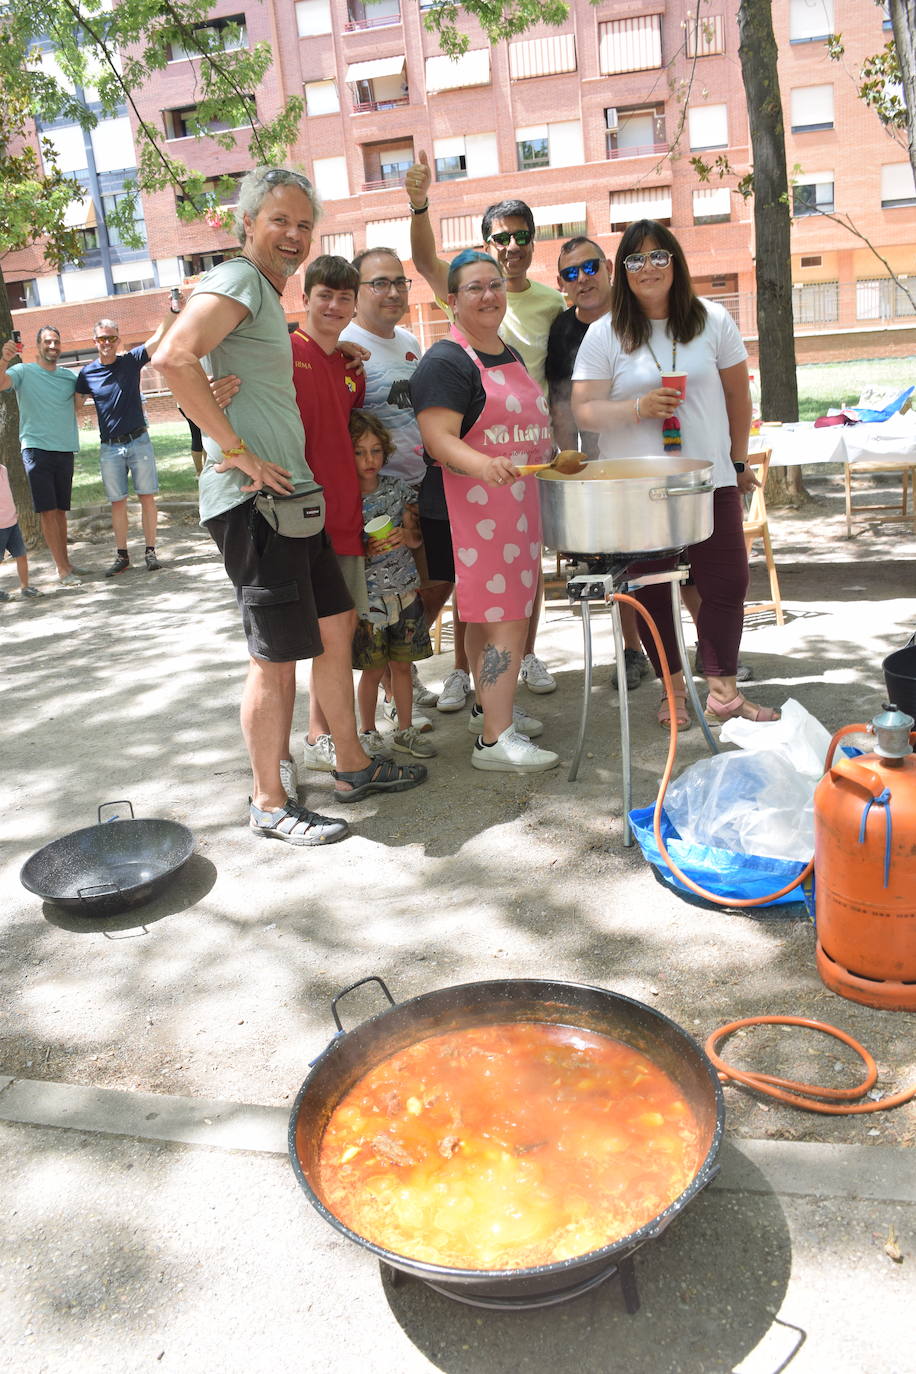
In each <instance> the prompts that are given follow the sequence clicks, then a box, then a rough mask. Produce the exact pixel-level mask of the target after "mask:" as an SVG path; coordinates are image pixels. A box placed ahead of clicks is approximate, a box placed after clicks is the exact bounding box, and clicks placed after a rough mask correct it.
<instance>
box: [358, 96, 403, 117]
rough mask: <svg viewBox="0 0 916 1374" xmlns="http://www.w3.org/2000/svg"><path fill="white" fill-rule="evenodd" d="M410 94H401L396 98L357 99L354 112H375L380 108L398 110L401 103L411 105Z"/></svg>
mask: <svg viewBox="0 0 916 1374" xmlns="http://www.w3.org/2000/svg"><path fill="white" fill-rule="evenodd" d="M409 104H410V96H409V95H399V96H396V97H395V98H394V99H385V100H355V101H354V102H353V113H354V114H374V113H377V112H378V111H379V110H396V109H398V108H399V106H401V105H409Z"/></svg>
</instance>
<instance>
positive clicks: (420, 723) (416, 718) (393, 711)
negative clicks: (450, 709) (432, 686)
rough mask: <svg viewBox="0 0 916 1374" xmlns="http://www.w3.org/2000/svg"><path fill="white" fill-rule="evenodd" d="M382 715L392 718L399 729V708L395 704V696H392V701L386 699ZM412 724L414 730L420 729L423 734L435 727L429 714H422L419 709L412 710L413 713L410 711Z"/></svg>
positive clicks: (388, 718) (387, 718)
mask: <svg viewBox="0 0 916 1374" xmlns="http://www.w3.org/2000/svg"><path fill="white" fill-rule="evenodd" d="M382 716H383V717H384V719H385V720H390V721H391V722H392V724H393V725H394V728H395V730H397V728H398V708H397V707H396V706H395V704H394V698H393V697H392V699H391V701H386V702H385V703H384V704H383V706H382ZM410 724H411V727H412V728H413V729H414V730H420V731H421V732H422V733H423V734H426V733H427V732H428V731H429V730H431V729H432V728H433V723H432V721H431V720H430V718H429V716H424V715H421V714H420V712H419V711H411V713H410Z"/></svg>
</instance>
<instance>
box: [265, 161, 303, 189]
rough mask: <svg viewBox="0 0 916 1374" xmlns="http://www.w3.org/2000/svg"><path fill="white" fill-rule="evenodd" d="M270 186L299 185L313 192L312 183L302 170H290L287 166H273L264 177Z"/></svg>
mask: <svg viewBox="0 0 916 1374" xmlns="http://www.w3.org/2000/svg"><path fill="white" fill-rule="evenodd" d="M264 180H265V182H266V183H267V185H268V186H298V187H299V188H300V190H303V191H305V192H306V193H307V194H311V192H312V189H313V187H312V183H311V182H310V181H309V179H308V177H306V176H303V175H302V173H301V172H288V171H287V170H286V168H285V167H273V168H271V170H270V171H269V172H268V173H267V175H266V176H265V178H264Z"/></svg>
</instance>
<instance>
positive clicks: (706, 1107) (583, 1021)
mask: <svg viewBox="0 0 916 1374" xmlns="http://www.w3.org/2000/svg"><path fill="white" fill-rule="evenodd" d="M370 981H371V982H377V983H379V984H380V985H381V987H382V989H383V990H384V992H385V995H386V997H388V999H389V1001H390V1002H392V1005H391V1006H390V1007H389V1008H387V1009H386V1010H385V1011H383V1012H381V1013H379V1014H378V1015H377V1016H373V1017H370V1018H369V1019H368V1020H366V1021H363V1022H362V1023H361V1024H360V1025H359V1026H357V1027H356V1028H355V1029H354V1030H352V1031H349V1032H347V1033H344V1032H343V1031H341V1033H340V1034H338V1035H337V1036H336V1037H335V1038H334V1039H333V1040H332V1041H331V1043H330V1044H329V1045H328V1047H327V1049H326V1050H325V1051H324V1053H323V1054H322V1055H321V1056H320V1057H319V1058H318V1059H317V1060H316V1061H315V1063H314V1067H313V1068H312V1071H311V1073H310V1074H309V1076H308V1077H307V1078H306V1080H305V1082H304V1083H303V1085H302V1087H301V1088H300V1090H299V1093H298V1095H297V1097H296V1101H295V1104H294V1106H293V1110H292V1114H291V1116H290V1123H289V1154H290V1160H291V1162H292V1166H293V1169H294V1171H295V1174H296V1177H297V1179H298V1180H299V1183H300V1184H301V1186H302V1188H303V1190H304V1191H305V1193H306V1196H307V1197H308V1199H309V1201H310V1202H311V1204H312V1206H313V1207H314V1208H315V1209H316V1210H317V1211H318V1212H319V1213H320V1214H321V1216H323V1217H324V1219H325V1221H327V1222H329V1223H330V1224H331V1226H333V1227H334V1228H335V1229H336V1230H338V1231H340V1232H341V1234H342V1235H345V1236H347V1237H348V1238H349V1239H350V1240H352V1241H355V1243H356V1244H357V1245H361V1246H363V1247H364V1248H365V1249H366V1250H369V1251H371V1253H372V1254H374V1255H375V1256H376V1257H377V1258H378V1259H379V1260H382V1261H384V1262H385V1263H387V1264H389V1265H391V1266H392V1268H394V1269H399V1270H402V1271H403V1272H404V1273H407V1274H411V1275H413V1276H414V1277H415V1278H418V1279H422V1280H424V1281H425V1282H427V1283H430V1284H433V1285H434V1286H435V1287H436V1288H437V1289H438V1290H439V1291H441V1292H446V1293H449V1294H450V1296H455V1297H461V1298H464V1299H466V1300H467V1299H473V1298H499V1299H510V1300H511V1299H514V1298H518V1299H522V1298H528V1297H532V1296H534V1295H537V1294H545V1293H560V1292H562V1290H564V1289H567V1288H577V1287H579V1286H580V1285H581V1284H583V1283H585V1282H587V1280H588V1279H589V1278H590V1277H592V1276H594V1275H597V1274H599V1273H601V1271H602V1270H607V1269H608V1267H609V1266H613V1265H615V1264H616V1265H619V1264H620V1263H621V1261H622V1260H624V1259H625V1258H626V1257H627V1256H628V1255H630V1254H632V1253H633V1251H635V1250H636V1249H638V1248H639V1246H641V1245H643V1244H644V1243H645V1242H646V1241H647V1240H652V1239H654V1238H655V1237H656V1236H659V1235H661V1233H662V1231H664V1230H665V1228H666V1227H667V1226H668V1224H669V1223H670V1222H671V1221H672V1220H673V1219H674V1217H676V1216H677V1214H678V1213H679V1212H681V1211H682V1210H683V1209H684V1207H686V1206H687V1204H688V1202H690V1201H691V1200H692V1199H693V1198H694V1197H696V1195H697V1193H699V1192H700V1191H701V1190H702V1189H703V1188H704V1187H705V1186H706V1184H707V1183H709V1182H710V1181H711V1180H712V1179H713V1178H714V1177H715V1176H716V1174H717V1173H718V1165H717V1164H716V1156H717V1155H718V1152H719V1146H720V1144H721V1141H722V1134H723V1131H724V1123H725V1107H724V1102H723V1098H722V1088H721V1085H720V1083H719V1079H718V1076H717V1074H716V1072H715V1070H714V1069H713V1067H712V1064H711V1063H710V1061H709V1059H708V1058H707V1057H706V1055H705V1053H704V1052H703V1050H702V1049H701V1048H700V1046H699V1045H697V1043H696V1042H695V1041H694V1040H692V1039H691V1037H690V1036H689V1035H688V1034H687V1032H686V1031H684V1030H682V1029H681V1027H680V1026H678V1025H677V1024H676V1023H675V1022H674V1021H672V1020H670V1019H669V1018H668V1017H667V1016H663V1015H662V1014H661V1012H658V1011H655V1010H654V1009H653V1008H652V1007H648V1006H646V1005H644V1004H643V1003H642V1002H636V1001H634V1000H633V999H632V998H629V997H622V996H621V995H620V994H618V993H615V992H609V991H608V990H607V989H605V988H597V987H589V986H587V985H585V984H581V983H560V982H550V981H540V980H535V979H508V980H499V981H493V982H486V983H464V984H460V985H458V986H455V987H450V988H442V989H440V990H438V991H436V992H430V993H426V994H424V995H423V996H421V997H414V998H411V1000H410V1001H408V1002H401V1003H397V1004H395V1003H394V1000H393V998H392V997H391V994H390V993H389V992H388V989H387V987H385V984H384V983H383V982H382V980H381V979H380V978H371V979H362V980H361V982H370ZM359 985H360V984H359V983H354V984H353V985H352V986H353V987H358V986H359ZM351 990H352V989H351V988H347V989H345V990H344V993H345V992H349V991H351ZM344 993H340V994H338V997H337V998H335V999H334V1003H333V1011H334V1019H335V1021H336V1022H337V1025H338V1027H340V1021H339V1019H338V1017H337V1010H336V1003H337V1001H339V999H340V997H342V996H343V995H344ZM509 1021H540V1022H548V1023H553V1024H558V1025H565V1026H575V1027H578V1028H580V1029H583V1030H588V1031H595V1032H597V1033H599V1034H603V1035H610V1036H613V1037H614V1038H615V1039H617V1040H621V1041H622V1042H623V1043H624V1044H626V1045H630V1046H631V1047H632V1048H633V1049H636V1050H639V1051H640V1053H643V1054H645V1055H646V1056H647V1058H649V1059H652V1060H653V1061H654V1062H655V1063H656V1064H657V1065H658V1066H659V1067H660V1068H661V1069H663V1070H664V1071H665V1072H666V1073H667V1074H668V1075H669V1076H670V1077H671V1078H672V1079H673V1080H674V1082H675V1083H676V1084H677V1085H678V1087H679V1088H680V1089H681V1091H682V1092H683V1093H684V1095H685V1096H686V1098H687V1101H688V1102H689V1104H690V1106H691V1108H692V1109H693V1111H694V1113H695V1115H696V1117H697V1120H698V1122H699V1126H700V1130H701V1132H702V1133H703V1141H704V1144H705V1148H706V1153H705V1156H704V1159H703V1162H702V1164H701V1165H700V1168H699V1169H698V1171H697V1173H696V1175H695V1177H694V1178H693V1180H692V1182H691V1183H690V1184H689V1185H688V1187H687V1188H685V1190H684V1191H683V1192H682V1193H681V1194H680V1196H679V1197H677V1198H675V1200H674V1201H673V1202H672V1203H671V1204H670V1206H668V1207H667V1208H666V1209H665V1210H664V1211H663V1212H661V1213H660V1214H659V1215H658V1216H656V1217H653V1218H652V1220H651V1221H649V1222H647V1223H646V1225H645V1226H643V1227H641V1228H640V1229H639V1230H638V1231H634V1232H632V1233H631V1234H630V1235H628V1236H623V1237H621V1238H620V1239H619V1240H617V1241H615V1242H614V1243H613V1244H612V1245H608V1246H605V1247H604V1248H603V1249H601V1250H593V1251H590V1252H589V1253H587V1254H585V1255H575V1256H573V1257H572V1258H570V1259H566V1260H562V1261H560V1262H558V1263H555V1264H546V1265H540V1266H538V1267H536V1268H530V1269H501V1270H479V1269H453V1268H449V1267H447V1266H444V1265H438V1264H429V1263H427V1262H425V1261H423V1260H416V1259H411V1258H409V1257H407V1256H404V1255H398V1254H395V1253H393V1252H392V1251H390V1250H385V1249H384V1248H383V1247H381V1246H379V1245H375V1244H373V1242H372V1241H369V1240H366V1239H365V1238H364V1237H363V1236H360V1235H357V1233H356V1232H355V1231H351V1230H350V1228H349V1227H347V1226H345V1225H344V1224H343V1222H341V1221H340V1220H339V1219H338V1217H336V1216H335V1215H334V1213H333V1212H332V1211H330V1209H329V1208H328V1207H327V1206H326V1205H325V1203H324V1201H323V1200H322V1197H321V1194H320V1191H319V1186H318V1159H319V1153H320V1149H321V1140H322V1137H323V1135H324V1131H325V1128H326V1126H327V1124H328V1121H329V1120H330V1117H331V1115H332V1113H333V1111H334V1109H335V1108H336V1107H337V1105H338V1103H339V1102H340V1101H341V1099H342V1098H343V1097H344V1096H345V1095H346V1094H347V1093H348V1092H349V1091H350V1089H351V1088H352V1087H353V1086H354V1085H355V1084H356V1083H358V1082H359V1080H360V1079H361V1078H363V1077H364V1076H365V1074H367V1073H368V1072H369V1070H370V1069H372V1068H374V1067H375V1065H376V1064H378V1063H380V1062H381V1061H382V1060H383V1059H387V1058H389V1057H390V1056H391V1055H393V1054H397V1053H398V1052H399V1051H400V1050H403V1049H405V1048H407V1046H409V1045H413V1044H416V1043H417V1041H418V1040H423V1039H425V1038H427V1037H428V1036H430V1035H441V1034H446V1033H447V1032H449V1031H455V1030H463V1029H466V1028H467V1027H470V1026H480V1025H492V1024H495V1023H499V1022H509Z"/></svg>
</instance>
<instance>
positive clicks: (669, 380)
mask: <svg viewBox="0 0 916 1374" xmlns="http://www.w3.org/2000/svg"><path fill="white" fill-rule="evenodd" d="M662 386H668V387H670V388H671V390H672V391H677V392H678V393H679V394H680V397H681V400H682V401H684V400H686V399H687V373H686V372H663V373H662Z"/></svg>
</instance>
